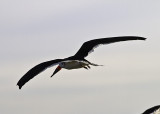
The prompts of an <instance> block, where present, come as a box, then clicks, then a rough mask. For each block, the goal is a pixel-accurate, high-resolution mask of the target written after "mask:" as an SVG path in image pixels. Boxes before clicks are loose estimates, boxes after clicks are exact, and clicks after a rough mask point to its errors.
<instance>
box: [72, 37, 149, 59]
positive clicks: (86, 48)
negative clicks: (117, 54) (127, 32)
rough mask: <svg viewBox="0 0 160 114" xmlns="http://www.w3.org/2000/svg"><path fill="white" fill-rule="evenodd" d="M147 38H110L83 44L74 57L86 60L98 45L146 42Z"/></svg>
mask: <svg viewBox="0 0 160 114" xmlns="http://www.w3.org/2000/svg"><path fill="white" fill-rule="evenodd" d="M145 39H146V38H143V37H139V36H120V37H110V38H101V39H94V40H90V41H87V42H85V43H83V45H82V46H81V48H80V49H79V50H78V52H77V53H76V54H75V55H74V56H76V57H79V58H84V57H86V56H88V53H89V52H90V51H91V50H93V49H94V47H96V46H97V45H100V44H110V43H114V42H120V41H127V40H145Z"/></svg>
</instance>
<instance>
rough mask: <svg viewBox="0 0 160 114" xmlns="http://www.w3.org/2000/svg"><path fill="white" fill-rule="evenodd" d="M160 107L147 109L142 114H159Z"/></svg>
mask: <svg viewBox="0 0 160 114" xmlns="http://www.w3.org/2000/svg"><path fill="white" fill-rule="evenodd" d="M158 110H160V105H157V106H154V107H152V108H149V109H147V110H146V111H145V112H143V113H142V114H152V113H153V114H160V111H158Z"/></svg>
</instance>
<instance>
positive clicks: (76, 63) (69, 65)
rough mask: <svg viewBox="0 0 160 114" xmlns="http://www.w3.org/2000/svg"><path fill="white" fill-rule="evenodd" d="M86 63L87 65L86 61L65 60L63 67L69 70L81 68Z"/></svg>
mask: <svg viewBox="0 0 160 114" xmlns="http://www.w3.org/2000/svg"><path fill="white" fill-rule="evenodd" d="M86 65H88V63H87V62H85V61H79V60H73V61H66V62H65V66H64V68H65V69H68V70H71V69H78V68H82V67H84V66H86Z"/></svg>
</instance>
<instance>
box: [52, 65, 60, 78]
mask: <svg viewBox="0 0 160 114" xmlns="http://www.w3.org/2000/svg"><path fill="white" fill-rule="evenodd" d="M61 69H62V68H61V67H60V66H58V67H57V68H56V69H55V71H54V72H53V74H52V76H53V75H55V74H56V73H57V72H58V71H60V70H61ZM52 76H51V77H52Z"/></svg>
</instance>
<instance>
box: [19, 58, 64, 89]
mask: <svg viewBox="0 0 160 114" xmlns="http://www.w3.org/2000/svg"><path fill="white" fill-rule="evenodd" d="M62 60H63V59H55V60H51V61H47V62H43V63H40V64H38V65H36V66H35V67H33V68H32V69H30V70H29V71H28V72H27V73H26V74H25V75H24V76H23V77H22V78H21V79H20V80H19V81H18V83H17V85H18V86H19V89H21V88H22V86H23V85H24V84H25V83H27V82H28V81H29V80H30V79H32V78H33V77H35V76H36V75H37V74H39V73H40V72H42V71H44V70H45V69H47V68H48V67H50V66H52V65H54V64H56V63H58V62H61V61H62Z"/></svg>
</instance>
